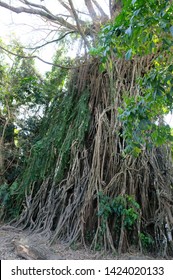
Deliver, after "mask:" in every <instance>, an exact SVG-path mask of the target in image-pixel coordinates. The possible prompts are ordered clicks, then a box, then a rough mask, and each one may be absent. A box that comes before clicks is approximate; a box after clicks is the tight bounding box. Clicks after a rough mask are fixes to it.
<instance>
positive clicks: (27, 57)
mask: <svg viewBox="0 0 173 280" xmlns="http://www.w3.org/2000/svg"><path fill="white" fill-rule="evenodd" d="M0 49H1V50H3V51H5V52H6V53H9V54H11V55H14V56H17V57H19V58H24V59H38V60H40V61H41V62H43V63H46V64H48V65H52V66H55V67H59V68H62V69H67V70H70V69H76V68H79V67H80V66H81V65H79V66H65V65H60V64H55V63H51V62H48V61H46V60H44V59H42V58H41V57H39V56H37V55H29V56H27V55H21V54H17V53H14V52H12V51H10V50H7V49H6V48H4V47H2V46H1V45H0Z"/></svg>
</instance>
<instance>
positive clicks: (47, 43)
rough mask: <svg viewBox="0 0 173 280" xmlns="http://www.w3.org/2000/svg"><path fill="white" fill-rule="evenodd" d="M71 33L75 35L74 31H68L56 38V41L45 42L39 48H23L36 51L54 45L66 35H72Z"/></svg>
mask: <svg viewBox="0 0 173 280" xmlns="http://www.w3.org/2000/svg"><path fill="white" fill-rule="evenodd" d="M72 33H76V31H69V32H67V33H65V34H64V35H63V36H61V37H60V38H57V39H55V40H52V41H49V42H46V43H44V44H42V45H40V46H36V47H33V48H25V49H26V50H38V49H40V48H42V47H44V46H46V45H49V44H52V43H56V42H58V41H61V40H62V39H64V38H65V37H66V36H67V35H69V34H72Z"/></svg>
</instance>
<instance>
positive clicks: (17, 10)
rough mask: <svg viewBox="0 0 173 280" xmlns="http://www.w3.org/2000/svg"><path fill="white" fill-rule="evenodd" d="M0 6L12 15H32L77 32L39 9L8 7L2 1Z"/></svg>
mask: <svg viewBox="0 0 173 280" xmlns="http://www.w3.org/2000/svg"><path fill="white" fill-rule="evenodd" d="M0 6H1V7H3V8H6V9H8V10H10V11H12V12H14V13H17V14H20V13H27V14H34V15H38V16H40V17H43V18H45V19H47V20H50V21H53V22H57V23H58V24H60V25H61V26H63V27H66V28H68V29H69V30H74V31H77V29H76V26H75V25H73V24H71V23H69V22H67V21H66V20H64V19H63V18H62V17H58V16H55V15H53V14H51V13H48V12H46V11H44V10H41V9H34V8H25V7H18V8H17V7H14V6H12V5H8V4H6V3H5V2H3V1H0Z"/></svg>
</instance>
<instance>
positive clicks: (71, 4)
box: [68, 0, 90, 49]
mask: <svg viewBox="0 0 173 280" xmlns="http://www.w3.org/2000/svg"><path fill="white" fill-rule="evenodd" d="M68 2H69V4H70V7H71V10H72V13H73V15H74V18H75V21H76V25H77V28H78V31H79V33H80V35H81V37H82V39H83V40H84V42H85V44H86V46H87V48H88V49H89V48H90V45H89V43H88V41H87V39H86V37H85V35H84V33H83V31H82V28H81V26H80V23H79V19H78V15H77V13H76V10H75V8H74V5H73V2H72V0H68Z"/></svg>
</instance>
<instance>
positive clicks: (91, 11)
mask: <svg viewBox="0 0 173 280" xmlns="http://www.w3.org/2000/svg"><path fill="white" fill-rule="evenodd" d="M85 5H86V7H87V9H88V12H89V14H90V17H91V18H92V20H93V21H94V20H95V19H96V18H97V14H96V12H95V10H94V7H93V4H92V2H91V0H85Z"/></svg>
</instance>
